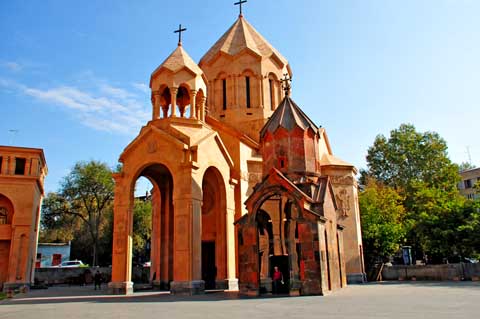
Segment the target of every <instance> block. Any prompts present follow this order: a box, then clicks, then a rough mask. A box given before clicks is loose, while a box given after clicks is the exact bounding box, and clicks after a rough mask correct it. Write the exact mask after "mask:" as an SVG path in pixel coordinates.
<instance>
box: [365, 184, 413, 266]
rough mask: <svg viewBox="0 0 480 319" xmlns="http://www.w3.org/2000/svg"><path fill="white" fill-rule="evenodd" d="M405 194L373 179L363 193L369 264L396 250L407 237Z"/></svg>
mask: <svg viewBox="0 0 480 319" xmlns="http://www.w3.org/2000/svg"><path fill="white" fill-rule="evenodd" d="M402 200H403V198H402V197H401V196H400V195H399V194H398V193H397V192H396V191H395V189H393V188H391V187H388V186H384V185H383V184H381V183H380V182H377V181H375V180H374V179H369V180H368V181H367V185H366V188H365V190H364V191H363V192H362V193H360V196H359V204H360V212H361V222H362V232H363V244H364V247H365V249H364V250H365V253H366V256H365V259H366V260H367V262H368V263H369V264H371V263H372V262H374V261H375V259H377V258H378V257H379V258H382V259H385V258H386V257H388V256H390V255H392V254H394V253H395V252H396V251H397V250H398V249H399V248H400V245H401V244H402V242H403V239H404V238H405V234H406V230H405V226H404V218H405V210H404V208H403V206H402Z"/></svg>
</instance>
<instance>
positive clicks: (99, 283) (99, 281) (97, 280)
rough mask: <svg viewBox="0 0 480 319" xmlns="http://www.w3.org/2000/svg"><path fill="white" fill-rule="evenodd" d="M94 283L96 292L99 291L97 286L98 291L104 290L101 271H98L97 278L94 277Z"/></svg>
mask: <svg viewBox="0 0 480 319" xmlns="http://www.w3.org/2000/svg"><path fill="white" fill-rule="evenodd" d="M93 281H94V283H95V290H97V286H98V290H102V274H101V273H100V271H99V270H97V272H96V273H95V276H94V277H93Z"/></svg>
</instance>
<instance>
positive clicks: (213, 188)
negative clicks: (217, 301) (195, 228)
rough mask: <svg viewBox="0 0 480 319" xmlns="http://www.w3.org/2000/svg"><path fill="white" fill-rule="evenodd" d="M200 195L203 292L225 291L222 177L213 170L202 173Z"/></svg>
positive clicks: (225, 244) (224, 214)
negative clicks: (207, 290)
mask: <svg viewBox="0 0 480 319" xmlns="http://www.w3.org/2000/svg"><path fill="white" fill-rule="evenodd" d="M202 194H203V199H202V202H203V204H202V280H204V281H205V289H226V288H227V282H226V280H225V279H226V278H227V243H226V214H227V209H226V194H225V186H224V181H223V178H222V175H221V173H220V172H219V171H218V169H216V168H215V167H209V168H208V169H207V170H206V171H205V175H204V176H203V181H202Z"/></svg>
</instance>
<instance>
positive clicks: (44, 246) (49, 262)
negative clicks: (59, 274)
mask: <svg viewBox="0 0 480 319" xmlns="http://www.w3.org/2000/svg"><path fill="white" fill-rule="evenodd" d="M70 249H71V245H70V242H68V243H38V246H37V261H36V263H35V268H42V267H54V266H58V265H60V264H61V263H62V262H64V261H66V260H70Z"/></svg>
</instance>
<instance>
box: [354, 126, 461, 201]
mask: <svg viewBox="0 0 480 319" xmlns="http://www.w3.org/2000/svg"><path fill="white" fill-rule="evenodd" d="M367 166H368V170H367V171H363V172H362V173H363V174H364V175H365V174H366V175H368V176H371V177H374V178H375V179H376V180H378V181H380V182H382V183H384V184H385V185H387V186H391V187H394V188H396V189H399V190H401V191H404V192H409V191H410V190H411V187H412V186H413V185H414V184H415V183H417V182H423V183H425V185H426V186H427V187H436V188H439V189H443V190H445V191H452V190H456V187H457V182H458V181H459V175H458V167H457V165H455V164H453V163H452V162H451V161H450V159H449V158H448V154H447V144H446V142H445V140H443V139H442V138H441V137H440V136H439V135H438V133H435V132H424V133H419V132H417V131H416V130H415V127H414V126H413V125H411V124H402V125H400V127H399V128H398V129H395V130H392V131H391V132H390V137H389V138H388V139H387V138H386V137H385V136H383V135H378V136H377V137H376V138H375V141H374V143H373V146H371V147H370V148H369V149H368V154H367Z"/></svg>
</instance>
